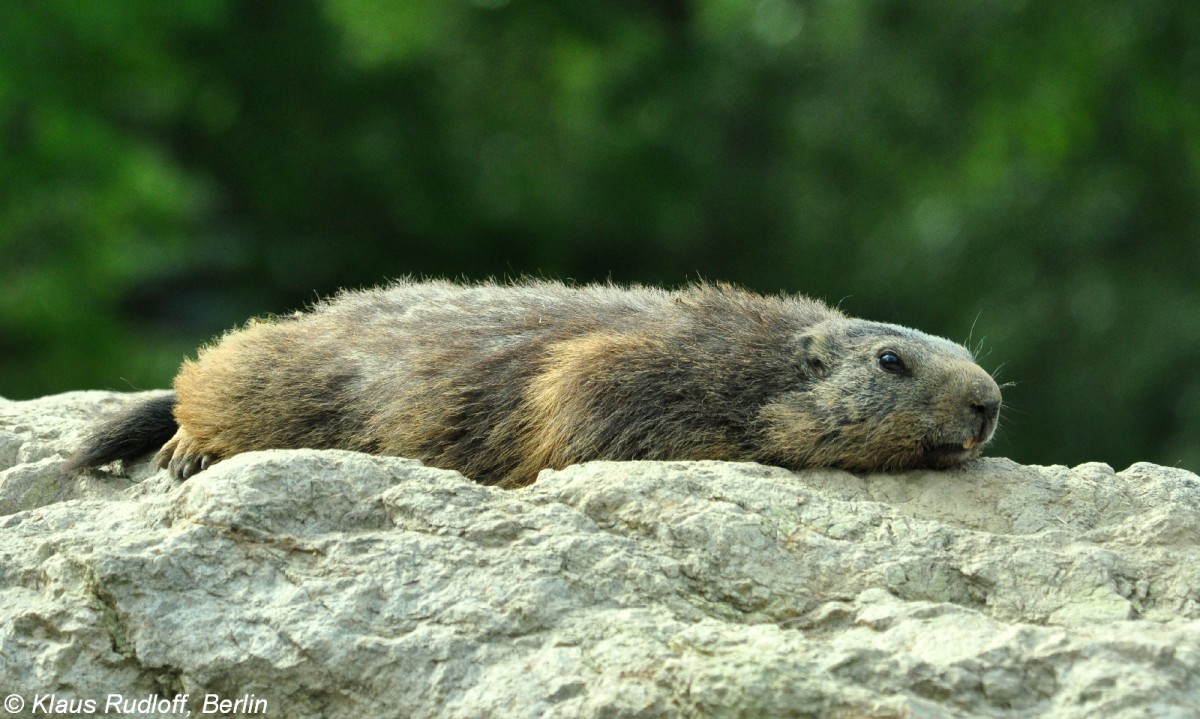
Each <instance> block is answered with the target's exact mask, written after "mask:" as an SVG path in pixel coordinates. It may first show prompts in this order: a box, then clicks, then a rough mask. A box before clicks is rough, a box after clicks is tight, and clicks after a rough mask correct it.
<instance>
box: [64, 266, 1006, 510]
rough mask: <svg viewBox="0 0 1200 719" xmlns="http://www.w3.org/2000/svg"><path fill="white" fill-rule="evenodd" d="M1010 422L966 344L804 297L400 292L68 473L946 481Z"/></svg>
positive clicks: (633, 290) (304, 321)
mask: <svg viewBox="0 0 1200 719" xmlns="http://www.w3.org/2000/svg"><path fill="white" fill-rule="evenodd" d="M999 410H1000V389H999V387H998V386H997V385H996V382H995V381H993V379H992V377H991V376H990V375H989V374H988V373H987V372H985V371H984V370H983V369H982V368H981V367H980V366H979V365H978V364H976V363H975V360H974V358H973V356H972V355H971V353H970V352H968V351H967V350H966V349H965V348H964V347H962V346H961V345H958V344H956V343H954V342H951V341H949V340H946V339H943V338H940V337H934V336H931V335H927V334H924V333H922V332H918V331H916V330H912V329H908V328H906V327H900V326H897V325H892V324H884V323H880V322H870V321H865V320H859V319H853V318H851V317H848V316H846V315H844V314H843V313H841V312H840V311H838V310H836V309H833V308H830V307H828V306H826V305H825V304H822V303H821V302H818V301H816V300H812V299H808V298H806V297H802V296H761V295H757V294H753V293H750V292H747V291H745V290H741V289H738V288H734V287H731V286H728V285H717V284H710V283H700V284H696V285H693V286H690V287H687V288H685V289H682V290H677V291H669V290H662V289H655V288H650V287H639V286H634V287H619V286H615V285H612V284H607V285H589V286H581V287H570V286H567V285H564V284H561V283H557V282H549V281H529V282H521V283H516V284H510V285H503V284H495V283H484V284H475V285H460V284H455V283H450V282H441V281H437V282H418V281H399V282H396V283H394V284H392V285H390V286H387V287H384V288H380V289H374V290H367V291H349V292H343V293H341V294H340V295H338V296H336V297H335V298H333V299H331V300H327V301H324V302H321V303H318V304H317V305H315V306H314V307H312V308H311V309H310V310H309V311H307V312H303V313H296V314H295V315H293V316H288V317H281V318H271V319H267V320H262V321H255V322H251V323H250V324H249V325H247V326H246V327H244V328H241V329H237V330H234V331H231V332H229V333H228V334H226V335H225V336H224V337H222V338H221V339H220V340H219V341H217V342H215V343H214V344H212V345H210V346H208V347H206V348H204V349H202V350H201V351H200V354H199V357H198V358H197V359H196V360H194V361H193V360H187V361H185V362H184V364H183V367H182V369H181V370H180V372H179V375H178V376H177V377H176V379H175V391H174V393H173V394H171V395H167V396H164V397H162V398H156V399H152V400H148V401H145V402H142V403H140V404H138V405H136V406H134V407H133V408H132V409H130V410H127V411H126V412H124V413H123V414H121V415H119V416H117V417H116V418H114V419H112V420H110V421H108V422H106V423H105V424H104V425H102V426H101V427H100V428H99V429H98V430H97V431H96V432H95V434H94V435H92V436H91V437H90V438H89V439H88V440H87V442H86V443H85V445H84V446H83V447H82V448H81V449H80V450H79V452H78V453H77V454H76V455H75V456H74V457H72V458H71V460H70V461H69V463H68V466H69V467H70V468H72V469H76V470H78V469H81V468H85V467H96V466H99V465H102V464H105V463H108V462H111V461H114V460H117V459H125V460H128V459H133V458H136V457H138V456H140V455H142V454H145V453H147V452H149V451H151V450H152V449H154V448H155V447H157V446H158V445H162V448H161V449H160V450H159V452H158V455H157V462H158V465H159V466H160V467H168V468H169V469H170V472H171V474H172V475H174V476H175V477H177V478H181V479H187V478H188V477H190V476H192V475H193V474H195V473H196V472H199V471H201V470H204V469H205V468H207V467H209V466H210V465H211V464H213V463H214V462H218V461H220V460H221V459H224V458H227V457H230V456H232V455H235V454H238V453H239V452H248V451H251V450H258V449H271V448H297V447H311V448H341V449H349V450H357V451H361V452H370V453H374V454H384V455H400V456H405V457H415V458H417V459H420V460H422V461H423V462H425V463H426V464H429V465H432V466H435V467H442V468H447V469H455V470H458V471H460V472H462V473H463V474H465V475H466V476H468V477H471V478H473V479H475V480H476V481H479V482H482V483H485V484H496V485H501V486H505V487H517V486H522V485H526V484H529V483H530V482H532V481H533V480H534V479H535V478H536V476H537V473H538V471H539V470H541V469H543V468H546V467H553V468H562V467H565V466H566V465H569V464H573V463H576V462H582V461H585V460H593V459H609V460H633V459H655V460H699V459H717V460H733V461H755V462H762V463H765V464H774V465H779V466H782V467H787V468H791V469H801V468H804V467H840V468H844V469H848V470H855V471H873V470H902V469H908V468H914V467H933V468H941V467H949V466H952V465H955V464H958V463H960V462H963V461H964V460H967V459H971V458H974V457H976V456H978V455H979V453H980V451H981V449H982V448H983V446H984V445H986V444H987V442H988V441H989V440H990V439H991V437H992V434H993V432H994V431H995V429H996V423H997V418H998V415H999ZM164 442H165V444H163V443H164Z"/></svg>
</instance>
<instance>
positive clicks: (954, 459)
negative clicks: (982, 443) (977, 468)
mask: <svg viewBox="0 0 1200 719" xmlns="http://www.w3.org/2000/svg"><path fill="white" fill-rule="evenodd" d="M978 454H979V448H978V445H976V444H973V443H972V444H971V446H970V447H966V446H964V443H962V442H958V443H954V442H946V443H944V444H935V445H931V446H929V447H927V448H926V449H925V451H924V452H922V453H921V464H923V465H925V466H926V467H935V468H940V467H949V466H952V465H955V464H960V463H962V462H965V461H967V460H968V459H971V458H973V457H976V456H978Z"/></svg>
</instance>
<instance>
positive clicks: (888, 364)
mask: <svg viewBox="0 0 1200 719" xmlns="http://www.w3.org/2000/svg"><path fill="white" fill-rule="evenodd" d="M879 368H880V369H882V370H883V371H884V372H891V373H892V374H900V373H901V372H903V371H904V370H906V369H907V368H906V367H905V366H904V360H902V359H900V355H898V354H896V353H895V352H893V351H891V350H885V351H884V352H881V353H879Z"/></svg>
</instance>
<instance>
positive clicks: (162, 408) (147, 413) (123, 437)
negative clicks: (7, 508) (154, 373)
mask: <svg viewBox="0 0 1200 719" xmlns="http://www.w3.org/2000/svg"><path fill="white" fill-rule="evenodd" d="M177 428H178V425H176V424H175V393H174V392H171V393H169V394H165V395H162V396H160V397H153V398H151V399H147V400H143V401H141V402H138V403H137V404H135V405H134V406H132V407H130V408H129V409H127V410H125V411H124V412H121V413H120V414H118V415H116V416H115V417H112V418H111V419H108V420H105V421H104V422H103V423H102V424H101V425H100V426H99V427H97V428H96V429H95V430H94V431H93V432H92V433H91V434H90V435H88V437H87V439H85V440H84V441H83V444H82V445H81V446H80V448H79V449H78V450H77V451H76V452H75V454H73V455H71V458H70V459H68V460H67V462H66V464H64V465H63V469H64V470H66V471H67V472H80V471H83V470H85V469H88V468H91V467H99V466H100V465H102V464H108V463H109V462H115V461H116V460H118V459H126V460H129V459H137V458H138V457H141V456H142V455H144V454H148V453H149V452H150V451H151V450H155V449H158V448H159V447H161V446H162V445H163V444H164V443H165V442H166V441H167V440H169V439H170V438H171V437H172V436H173V435H174V434H175V430H176V429H177Z"/></svg>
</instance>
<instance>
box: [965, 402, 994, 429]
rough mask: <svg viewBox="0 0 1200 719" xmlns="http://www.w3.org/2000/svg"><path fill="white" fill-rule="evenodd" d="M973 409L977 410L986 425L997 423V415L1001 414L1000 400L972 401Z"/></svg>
mask: <svg viewBox="0 0 1200 719" xmlns="http://www.w3.org/2000/svg"><path fill="white" fill-rule="evenodd" d="M971 409H973V410H975V412H976V414H978V415H979V416H980V417H982V418H983V420H984V422H985V423H986V424H990V423H992V422H994V421H995V419H996V415H998V414H1000V400H999V399H987V400H982V401H980V400H971Z"/></svg>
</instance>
